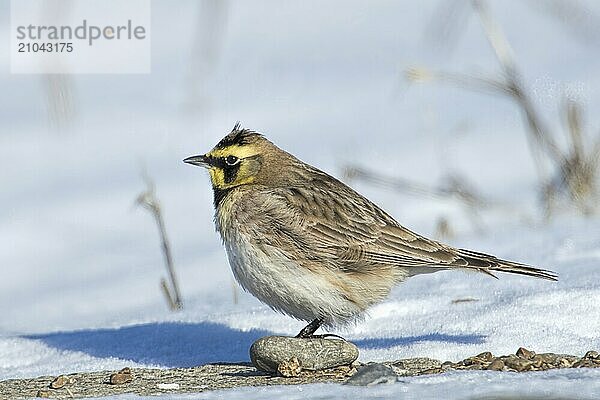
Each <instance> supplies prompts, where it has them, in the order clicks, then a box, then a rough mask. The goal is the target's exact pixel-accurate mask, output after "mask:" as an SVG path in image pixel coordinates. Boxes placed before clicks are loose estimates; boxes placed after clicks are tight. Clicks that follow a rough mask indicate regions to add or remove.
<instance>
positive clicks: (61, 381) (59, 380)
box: [50, 375, 69, 389]
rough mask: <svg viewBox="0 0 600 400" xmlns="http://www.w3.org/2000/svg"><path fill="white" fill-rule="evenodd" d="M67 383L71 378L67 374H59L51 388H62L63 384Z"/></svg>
mask: <svg viewBox="0 0 600 400" xmlns="http://www.w3.org/2000/svg"><path fill="white" fill-rule="evenodd" d="M67 383H69V378H67V377H66V376H65V375H60V376H57V377H56V378H55V379H54V380H53V381H52V382H51V383H50V388H51V389H60V388H62V387H63V386H65V385H66V384H67Z"/></svg>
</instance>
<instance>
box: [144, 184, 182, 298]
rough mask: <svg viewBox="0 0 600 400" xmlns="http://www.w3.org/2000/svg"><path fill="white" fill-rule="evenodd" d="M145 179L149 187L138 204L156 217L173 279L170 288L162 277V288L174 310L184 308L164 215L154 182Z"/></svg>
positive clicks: (163, 249)
mask: <svg viewBox="0 0 600 400" xmlns="http://www.w3.org/2000/svg"><path fill="white" fill-rule="evenodd" d="M144 180H145V181H146V185H147V189H146V191H145V192H143V193H141V194H140V195H139V196H138V198H137V200H136V204H138V205H140V206H142V207H144V208H145V209H146V210H148V211H150V212H151V213H152V216H153V217H154V220H155V221H156V225H157V226H158V231H159V234H160V239H161V245H162V251H163V255H164V258H165V264H166V267H167V272H168V273H169V278H170V280H171V286H170V288H169V285H168V284H167V281H166V280H165V279H164V278H162V279H161V282H160V285H161V289H162V291H163V293H164V295H165V298H166V300H167V303H168V304H169V307H170V308H171V309H172V310H179V309H181V308H183V302H182V300H181V295H180V292H179V285H178V284H177V277H176V275H175V267H174V266H173V258H172V257H171V247H170V245H169V241H168V238H167V230H166V228H165V223H164V220H163V217H162V212H161V208H160V204H159V202H158V199H157V198H156V195H155V190H154V183H153V182H152V180H151V179H150V178H149V177H148V176H146V175H144Z"/></svg>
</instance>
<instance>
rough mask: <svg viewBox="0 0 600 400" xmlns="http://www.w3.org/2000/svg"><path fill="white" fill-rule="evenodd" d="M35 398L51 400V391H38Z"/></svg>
mask: <svg viewBox="0 0 600 400" xmlns="http://www.w3.org/2000/svg"><path fill="white" fill-rule="evenodd" d="M35 397H40V398H42V399H49V398H50V391H49V390H38V391H37V393H36V395H35Z"/></svg>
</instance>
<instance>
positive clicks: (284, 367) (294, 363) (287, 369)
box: [277, 357, 302, 378]
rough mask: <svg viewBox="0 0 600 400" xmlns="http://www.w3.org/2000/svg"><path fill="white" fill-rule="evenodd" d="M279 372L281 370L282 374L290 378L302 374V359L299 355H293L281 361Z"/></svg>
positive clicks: (278, 367)
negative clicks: (300, 359)
mask: <svg viewBox="0 0 600 400" xmlns="http://www.w3.org/2000/svg"><path fill="white" fill-rule="evenodd" d="M277 372H279V374H280V375H281V376H284V377H286V378H290V377H294V376H298V375H300V372H302V366H301V365H300V361H298V358H297V357H292V358H290V359H289V360H287V361H283V362H282V363H280V364H279V365H278V366H277Z"/></svg>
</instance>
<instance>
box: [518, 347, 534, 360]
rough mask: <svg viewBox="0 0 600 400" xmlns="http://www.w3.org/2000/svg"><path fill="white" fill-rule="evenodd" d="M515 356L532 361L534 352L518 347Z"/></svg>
mask: <svg viewBox="0 0 600 400" xmlns="http://www.w3.org/2000/svg"><path fill="white" fill-rule="evenodd" d="M516 355H517V356H519V357H523V358H526V359H528V360H530V359H532V358H533V356H535V352H534V351H531V350H527V349H526V348H524V347H519V349H518V350H517V353H516Z"/></svg>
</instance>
